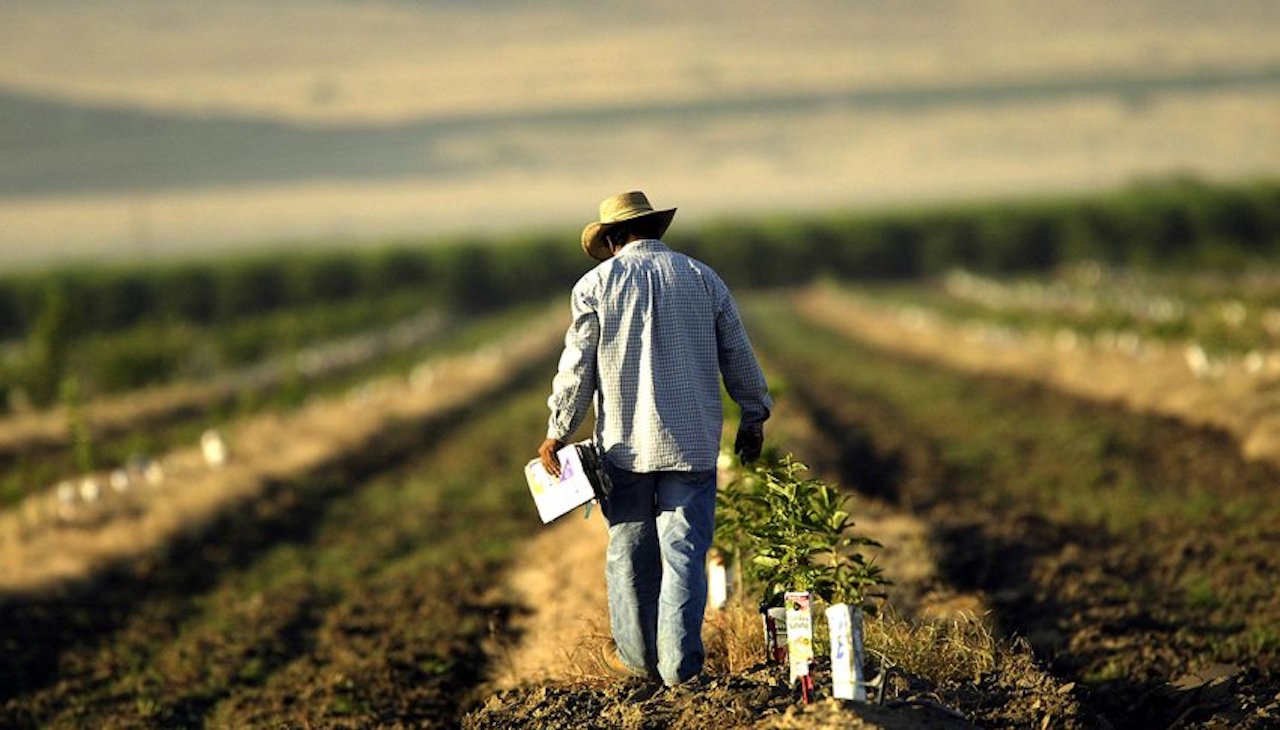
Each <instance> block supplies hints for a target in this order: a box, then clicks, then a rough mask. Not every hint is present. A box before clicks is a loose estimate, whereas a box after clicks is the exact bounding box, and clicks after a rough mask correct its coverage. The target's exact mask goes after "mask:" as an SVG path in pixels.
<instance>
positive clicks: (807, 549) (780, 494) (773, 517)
mask: <svg viewBox="0 0 1280 730" xmlns="http://www.w3.org/2000/svg"><path fill="white" fill-rule="evenodd" d="M807 472H808V467H807V466H805V465H804V464H802V463H800V462H799V461H796V460H795V459H793V458H792V456H791V455H790V454H787V455H785V456H782V457H779V456H778V455H777V454H776V453H773V452H770V453H767V454H765V455H764V456H763V457H762V458H761V459H760V460H759V461H758V462H757V463H756V464H754V465H752V466H749V467H746V466H741V465H735V468H734V469H733V476H732V477H731V478H730V479H729V481H728V482H727V483H726V484H725V485H724V486H722V487H721V488H720V491H719V495H718V507H717V514H716V522H717V524H716V534H715V542H716V545H717V547H718V548H719V549H720V550H721V551H722V552H724V553H726V554H729V555H732V556H734V559H735V562H736V564H737V565H738V566H740V570H741V572H742V578H743V580H744V582H745V584H746V588H747V589H748V590H752V591H756V592H757V595H759V596H760V598H761V606H762V607H771V606H781V605H782V600H783V595H784V594H785V593H786V592H787V591H796V590H800V591H809V592H810V593H812V594H814V595H815V596H816V597H817V598H820V599H821V600H823V601H825V602H827V603H829V604H835V603H848V604H851V605H860V604H862V603H863V601H864V600H865V599H866V598H869V597H870V596H871V594H870V593H869V591H870V590H872V589H874V588H875V587H876V586H882V585H888V584H889V583H890V582H889V581H888V580H887V579H885V577H884V576H883V574H882V572H881V570H880V567H879V566H878V565H875V564H874V562H873V560H870V559H868V558H867V557H866V556H865V555H863V553H862V551H861V549H862V548H866V547H880V543H878V542H876V541H875V540H872V539H870V538H868V537H864V536H860V535H856V534H853V532H852V527H853V524H854V523H853V520H852V519H851V518H850V515H849V510H848V509H847V506H848V502H849V500H850V497H849V496H848V495H846V494H841V493H840V492H839V491H837V490H836V489H835V488H834V487H832V486H830V485H828V484H825V483H823V482H822V481H820V480H818V479H813V478H806V477H805V474H806V473H807Z"/></svg>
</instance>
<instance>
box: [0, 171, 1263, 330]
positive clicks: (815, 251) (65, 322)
mask: <svg viewBox="0 0 1280 730" xmlns="http://www.w3.org/2000/svg"><path fill="white" fill-rule="evenodd" d="M571 233H576V231H574V232H571ZM573 238H574V237H573V236H572V235H570V236H567V237H566V238H565V239H553V238H550V237H542V238H526V239H521V240H512V241H481V240H474V241H458V242H452V243H434V244H431V245H407V244H406V245H400V246H395V247H388V248H384V249H379V250H370V249H368V248H361V249H349V250H338V249H329V250H325V251H323V252H314V253H306V254H298V253H274V254H269V255H262V256H257V257H253V258H228V259H224V260H211V261H205V262H198V263H180V264H171V265H164V266H150V267H145V268H144V267H142V266H131V267H117V268H110V269H63V270H57V271H50V272H42V273H33V274H25V275H14V276H9V277H7V278H3V279H0V341H3V340H13V339H16V338H22V337H27V336H29V335H30V334H31V333H32V332H33V330H35V329H38V328H39V327H42V326H43V327H46V328H50V327H52V328H55V329H56V328H62V329H65V332H64V333H63V334H65V335H67V336H73V337H74V336H79V335H83V334H86V333H102V332H112V331H119V330H124V329H127V328H130V327H134V326H136V325H139V324H143V323H155V322H182V323H189V324H194V325H201V326H203V325H210V324H217V323H225V322H229V321H235V320H237V319H240V318H244V317H250V316H255V315H260V314H263V313H268V312H273V311H279V310H284V309H289V308H295V307H302V306H314V305H318V304H324V303H331V302H342V301H349V300H352V299H360V298H363V299H368V298H377V297H383V296H386V295H388V294H391V293H396V292H405V291H417V292H421V294H422V296H423V303H424V306H426V305H429V306H440V307H444V308H453V309H461V310H478V309H494V308H498V307H503V306H507V305H510V304H513V303H516V302H520V301H530V300H534V299H539V298H545V297H547V296H549V295H552V294H553V293H556V292H562V291H564V290H565V288H566V287H567V286H568V285H570V284H571V283H572V282H573V281H574V280H575V279H576V277H577V276H579V275H580V274H581V273H582V272H583V271H585V270H586V269H587V267H588V266H589V265H590V261H588V260H587V259H586V258H585V257H583V255H582V253H581V251H580V250H579V248H578V246H577V244H576V242H575V241H574V240H573ZM668 240H669V243H671V245H672V246H673V247H675V248H677V249H680V250H683V251H686V252H688V253H690V254H692V255H694V256H697V257H698V258H701V259H703V260H704V261H707V262H708V263H710V264H712V265H713V266H715V267H716V268H717V269H718V270H719V271H720V272H721V274H722V275H723V276H724V277H725V278H726V279H727V280H728V281H729V282H730V283H731V284H733V285H736V286H743V287H745V286H774V285H785V284H793V283H798V282H803V281H806V280H809V279H812V278H814V277H816V276H821V275H834V276H837V277H840V278H846V279H885V278H910V277H919V276H927V275H931V274H936V273H940V272H943V271H946V270H948V269H951V268H956V267H961V268H967V269H971V270H974V271H980V272H986V273H996V274H998V273H1013V272H1028V271H1034V270H1043V269H1047V268H1051V267H1054V266H1056V265H1058V264H1061V263H1064V262H1067V261H1072V260H1079V259H1085V258H1091V259H1096V260H1099V261H1103V262H1106V263H1111V264H1118V265H1132V266H1139V267H1146V266H1171V265H1172V266H1198V265H1214V266H1221V265H1224V264H1239V263H1241V262H1244V261H1248V260H1256V259H1264V258H1271V259H1272V260H1274V257H1276V256H1277V255H1278V254H1280V183H1256V184H1247V185H1234V186H1220V185H1208V184H1203V183H1198V182H1194V181H1179V182H1174V183H1164V184H1160V185H1145V186H1139V187H1135V188H1131V189H1127V190H1124V191H1121V192H1118V193H1108V194H1099V195H1094V196H1082V197H1078V198H1071V199H1055V200H1045V201H1031V202H1019V203H1011V204H1010V203H1003V204H995V203H991V204H972V205H963V206H952V207H947V208H932V209H924V210H896V211H891V212H883V213H878V214H866V213H849V214H842V215H832V216H828V217H822V218H807V219H799V218H796V219H790V218H775V219H768V220H750V221H736V222H732V223H722V224H718V225H707V226H703V227H701V228H697V229H690V228H680V227H677V228H676V229H674V230H673V231H672V234H671V235H670V236H669V237H668ZM51 310H56V311H51ZM59 313H61V314H62V315H63V316H60V317H57V318H56V319H57V320H58V321H52V322H51V321H50V319H51V318H52V317H54V316H55V315H57V314H59ZM42 322H43V324H41V323H42Z"/></svg>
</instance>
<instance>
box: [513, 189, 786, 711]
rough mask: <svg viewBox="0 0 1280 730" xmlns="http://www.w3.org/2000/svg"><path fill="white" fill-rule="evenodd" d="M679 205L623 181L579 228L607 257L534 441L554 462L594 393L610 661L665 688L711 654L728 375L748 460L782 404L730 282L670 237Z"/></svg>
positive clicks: (600, 256)
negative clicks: (706, 643)
mask: <svg viewBox="0 0 1280 730" xmlns="http://www.w3.org/2000/svg"><path fill="white" fill-rule="evenodd" d="M675 212H676V211H675V209H674V208H672V209H669V210H654V209H653V207H652V206H651V205H650V204H649V201H648V199H647V198H646V197H645V195H644V193H641V192H629V193H623V194H621V195H617V196H614V197H612V198H609V199H607V200H605V201H604V202H602V203H601V204H600V217H599V220H597V221H595V222H593V223H591V224H589V225H587V227H586V229H585V230H583V232H582V248H583V250H584V251H586V253H587V255H589V256H591V257H592V258H594V259H596V260H597V261H600V262H601V263H600V264H599V265H597V266H596V267H595V268H594V269H592V270H591V271H589V272H587V273H586V275H584V276H583V277H582V278H581V279H580V280H579V281H578V283H577V284H576V285H574V287H573V293H572V300H571V305H570V306H571V312H572V316H573V322H572V324H571V325H570V326H569V331H568V333H567V334H566V335H565V347H564V352H563V354H562V355H561V357H560V364H559V368H558V371H557V373H556V376H555V379H554V381H553V382H552V394H551V397H550V398H549V399H548V401H547V405H548V406H549V407H550V409H551V416H550V419H549V421H548V425H547V438H546V440H545V441H544V442H543V443H542V445H541V446H540V447H539V449H538V453H539V455H540V457H541V459H542V462H543V464H544V465H545V466H546V467H547V469H548V471H550V472H551V473H553V474H559V471H560V465H559V463H558V460H557V458H556V451H557V450H558V449H560V448H561V447H563V446H564V445H565V444H566V443H568V442H569V440H570V438H571V437H572V435H573V433H574V432H575V431H576V430H577V429H578V427H579V426H580V425H581V424H582V421H583V419H584V418H585V417H586V414H587V409H588V407H589V405H590V404H591V403H592V402H593V401H594V403H595V409H596V426H595V439H596V443H597V444H598V445H599V446H600V448H601V449H602V450H603V452H604V461H605V469H606V472H607V473H608V475H609V477H610V479H611V481H612V483H613V490H612V492H611V493H610V494H609V495H608V497H607V498H605V499H603V500H602V504H601V508H602V511H603V513H604V516H605V519H606V521H607V522H608V524H609V548H608V556H607V559H606V564H605V582H606V586H607V589H608V596H609V621H610V626H611V628H612V632H613V639H614V644H615V646H609V647H607V648H606V657H605V661H606V663H607V664H608V665H609V666H610V668H611V669H613V670H614V671H615V672H617V673H624V674H630V675H634V676H642V677H650V678H658V679H661V681H662V682H664V683H665V684H667V685H669V686H674V685H677V684H681V683H683V682H687V681H689V680H690V679H692V678H694V677H696V676H697V675H698V674H699V673H700V672H701V671H702V665H703V662H704V660H705V658H706V653H705V650H704V649H703V645H702V617H703V611H704V610H705V606H706V600H707V577H706V568H705V562H704V561H705V558H706V552H707V549H708V548H709V547H710V545H711V538H712V533H713V531H714V528H715V503H716V477H715V467H716V459H717V457H718V455H719V451H720V434H721V429H722V425H723V414H722V409H721V396H720V381H721V377H723V379H724V385H725V389H726V390H727V391H728V393H729V396H730V397H731V398H733V400H734V401H735V402H736V403H737V404H738V405H739V406H740V407H741V410H742V419H741V422H740V423H739V425H738V433H737V438H736V439H735V443H734V450H735V451H736V452H737V453H738V454H739V455H740V456H741V458H742V459H743V460H744V461H752V460H754V459H755V458H756V457H758V456H759V454H760V449H761V446H762V444H763V441H764V422H765V420H766V419H767V418H768V417H769V411H770V408H772V406H773V403H772V401H771V400H770V398H769V394H768V388H767V386H766V384H765V379H764V375H763V373H762V372H761V370H760V365H759V364H758V363H757V362H756V358H755V355H754V353H753V352H752V350H751V343H750V342H749V341H748V339H747V333H746V330H745V329H744V328H743V326H742V321H741V319H740V318H739V316H738V308H737V304H736V303H735V302H734V299H733V296H732V295H731V294H730V293H729V290H728V288H727V287H726V286H725V284H724V282H723V281H722V280H721V279H720V277H719V275H717V274H716V272H715V271H713V270H712V269H711V267H709V266H707V265H706V264H704V263H702V262H700V261H697V260H694V259H692V258H690V257H688V256H685V255H683V254H680V253H676V252H675V251H672V250H671V249H670V248H668V247H667V246H666V245H665V244H664V243H663V242H662V240H661V238H662V235H663V234H664V233H665V232H666V230H667V227H668V226H669V225H670V224H671V221H672V219H673V218H674V217H675ZM615 647H616V648H615Z"/></svg>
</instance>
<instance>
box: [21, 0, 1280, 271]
mask: <svg viewBox="0 0 1280 730" xmlns="http://www.w3.org/2000/svg"><path fill="white" fill-rule="evenodd" d="M1278 37H1280V8H1278V7H1277V6H1276V5H1275V4H1274V3H1270V2H1265V0H1256V1H1255V0H1238V1H1234V2H1199V1H1190V0H1177V1H1176V2H1157V1H1155V0H1133V1H1130V2H1124V3H1103V2H1088V3H1069V2H1058V1H1053V2H1037V3H1003V2H981V1H977V0H953V1H947V2H942V1H923V0H922V1H920V2H857V3H850V2H805V3H788V4H786V5H778V4H771V3H748V4H743V3H729V2H710V3H699V4H696V5H693V6H689V5H688V4H685V3H675V2H663V1H656V2H639V3H626V4H617V3H588V2H555V3H522V2H489V3H451V2H408V1H404V2H390V1H382V2H339V1H336V0H322V1H320V2H296V1H284V2H272V3H268V4H263V3H253V2H245V1H242V0H226V1H224V2H217V3H213V2H207V3H182V4H178V5H175V4H173V3H165V2H159V1H158V0H138V1H131V2H125V1H123V0H118V1H116V0H95V1H85V0H60V1H59V2H53V3H49V2H36V1H35V0H13V1H12V2H7V3H5V5H4V7H3V8H0V48H2V49H3V50H2V51H0V150H3V155H0V159H2V160H3V162H2V163H0V266H7V267H12V266H15V265H18V264H31V263H34V262H47V261H52V260H58V259H69V258H70V259H74V260H77V261H83V260H86V259H102V258H120V257H124V258H135V259H136V258H140V257H142V258H146V259H148V260H149V259H151V258H153V257H155V256H158V255H165V256H169V255H190V254H198V255H201V256H207V255H210V254H211V253H212V254H217V253H219V252H222V251H226V250H228V249H231V248H237V247H238V248H252V249H255V250H261V249H262V248H263V247H264V246H266V245H268V244H267V243H266V242H272V243H271V244H270V245H273V246H284V245H286V244H289V245H292V246H298V245H319V244H320V243H322V242H323V243H328V244H335V243H337V242H344V243H345V242H348V241H350V240H362V241H368V240H385V239H386V238H388V237H395V238H402V237H417V236H423V235H427V236H435V235H439V234H451V235H453V234H460V233H482V234H488V233H493V232H498V231H504V232H509V231H512V230H517V229H520V230H523V229H531V228H532V229H538V230H547V231H555V232H557V235H562V236H563V237H564V239H565V243H566V245H572V243H573V240H572V239H573V236H574V234H575V233H576V231H577V229H578V227H579V226H580V225H581V224H582V223H584V222H585V221H586V220H588V219H589V218H590V216H591V215H592V214H593V213H594V206H595V203H596V201H598V200H599V199H601V198H603V197H605V196H606V195H609V194H612V193H613V192H616V191H618V190H621V189H627V188H633V187H643V188H644V189H646V190H647V191H649V192H650V194H651V196H652V197H653V199H654V200H655V201H656V202H657V203H658V204H660V205H662V204H670V205H678V206H680V207H681V209H682V212H681V216H682V219H683V220H694V221H697V220H707V219H716V218H722V217H725V216H728V215H733V214H742V213H751V214H756V213H760V212H781V211H787V212H799V211H817V210H827V209H830V208H833V207H846V208H848V207H852V208H860V209H865V208H868V207H884V206H889V205H898V204H902V203H918V202H922V201H940V200H949V199H955V198H966V199H973V198H976V197H1004V196H1009V195H1019V196H1020V195H1025V194H1027V193H1033V192H1034V193H1050V192H1074V191H1081V190H1087V189H1096V188H1099V187H1114V186H1117V185H1120V184H1123V183H1127V182H1130V181H1132V180H1133V179H1135V178H1140V177H1152V176H1166V175H1169V174H1184V173H1194V174H1197V175H1200V176H1203V177H1205V178H1209V179H1214V180H1222V179H1238V178H1242V177H1257V176H1268V175H1275V174H1277V173H1278V172H1280V134H1278V133H1277V129H1278V128H1280V126H1278V124H1277V122H1280V41H1277V40H1276V39H1277V38H1278Z"/></svg>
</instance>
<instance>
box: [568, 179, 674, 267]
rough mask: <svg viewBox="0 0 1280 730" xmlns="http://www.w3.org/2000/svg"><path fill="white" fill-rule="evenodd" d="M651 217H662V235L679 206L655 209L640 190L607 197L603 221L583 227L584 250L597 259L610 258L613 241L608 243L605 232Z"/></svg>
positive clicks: (660, 230) (659, 230)
mask: <svg viewBox="0 0 1280 730" xmlns="http://www.w3.org/2000/svg"><path fill="white" fill-rule="evenodd" d="M649 216H653V217H654V218H656V219H658V222H659V227H658V235H659V236H661V235H662V234H663V233H664V232H666V230H667V226H669V225H671V219H672V218H675V216H676V209H675V208H670V209H668V210H654V209H653V206H652V205H649V199H648V198H646V197H645V195H644V193H642V192H640V191H638V190H635V191H632V192H629V193H622V194H621V195H615V196H613V197H612V198H606V199H605V200H604V201H603V202H601V203H600V220H598V221H595V222H594V223H588V224H587V227H586V228H584V229H582V250H583V251H586V252H587V255H588V256H590V257H591V258H593V259H595V260H596V261H604V260H606V259H608V258H609V257H610V256H611V255H612V252H611V251H610V250H609V244H608V243H605V240H604V234H605V233H607V232H608V231H609V229H610V228H612V227H613V226H615V225H617V224H619V223H624V222H626V221H633V220H636V219H637V218H646V217H649Z"/></svg>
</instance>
